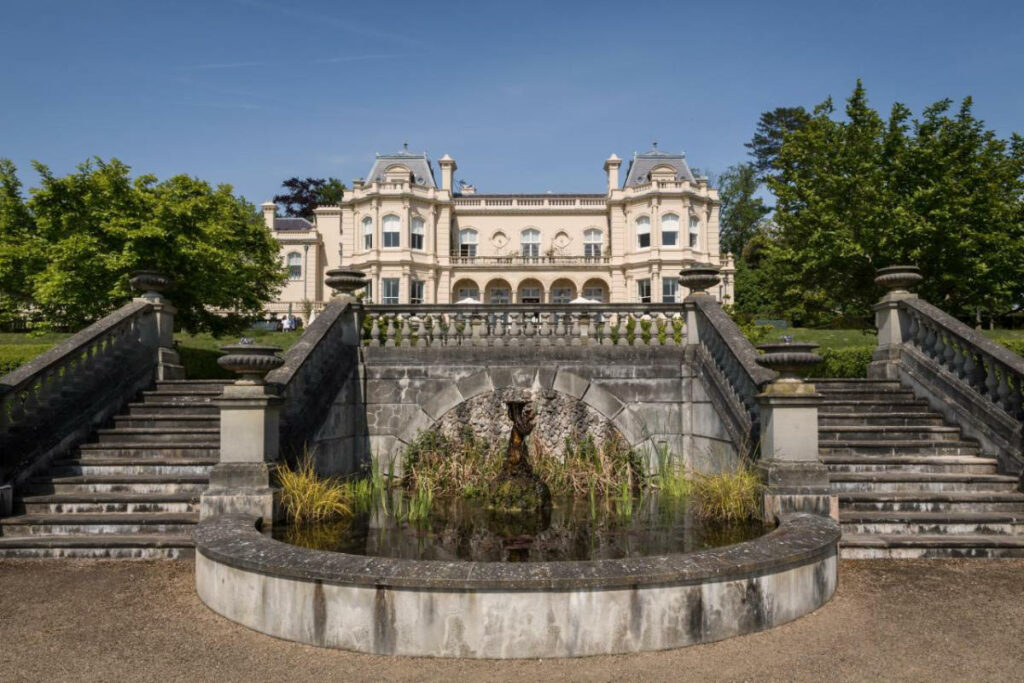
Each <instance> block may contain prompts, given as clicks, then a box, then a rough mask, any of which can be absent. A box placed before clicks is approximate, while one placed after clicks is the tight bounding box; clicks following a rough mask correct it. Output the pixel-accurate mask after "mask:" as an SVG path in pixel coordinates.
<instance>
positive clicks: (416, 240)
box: [409, 218, 425, 249]
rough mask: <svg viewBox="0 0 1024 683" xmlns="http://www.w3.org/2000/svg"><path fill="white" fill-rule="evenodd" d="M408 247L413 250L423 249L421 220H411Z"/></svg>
mask: <svg viewBox="0 0 1024 683" xmlns="http://www.w3.org/2000/svg"><path fill="white" fill-rule="evenodd" d="M410 231H411V232H410V236H409V246H411V247H412V248H413V249H423V242H424V237H423V235H424V232H425V230H424V225H423V219H422V218H413V219H412V228H410Z"/></svg>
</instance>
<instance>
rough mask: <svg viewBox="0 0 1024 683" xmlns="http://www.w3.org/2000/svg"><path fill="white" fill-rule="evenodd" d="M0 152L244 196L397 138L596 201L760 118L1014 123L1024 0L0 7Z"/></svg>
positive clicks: (474, 166)
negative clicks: (858, 89)
mask: <svg viewBox="0 0 1024 683" xmlns="http://www.w3.org/2000/svg"><path fill="white" fill-rule="evenodd" d="M0 11H2V14H0V17H2V23H0V63H2V64H3V65H4V66H3V69H0V93H2V96H0V156H6V157H10V158H11V159H13V160H14V161H15V163H16V164H17V165H18V167H19V169H20V170H21V176H22V179H23V181H25V182H26V184H28V185H32V184H34V183H35V180H36V177H35V175H34V174H33V173H32V172H31V171H30V170H29V162H30V161H31V160H33V159H37V160H39V161H42V162H43V163H46V164H48V165H49V166H51V168H53V169H54V170H55V171H56V172H59V173H65V172H68V171H70V170H71V169H72V168H73V167H74V165H75V164H77V163H79V162H81V161H82V160H83V159H85V158H87V157H90V156H92V155H99V156H101V157H103V158H109V157H118V158H120V159H122V160H123V161H125V162H127V163H129V164H130V165H132V167H133V168H134V170H135V172H137V173H143V172H150V173H155V174H156V175H158V176H159V177H161V178H164V177H167V176H169V175H172V174H175V173H189V174H191V175H195V176H198V177H201V178H204V179H206V180H209V181H211V182H217V183H219V182H227V183H231V184H232V185H234V186H235V188H236V190H237V191H238V192H240V193H241V194H243V195H245V196H246V197H247V198H248V199H250V200H251V201H253V202H256V203H259V202H260V201H263V200H264V199H267V198H269V197H270V196H272V195H273V194H275V193H276V191H277V190H278V188H279V186H280V182H281V180H283V179H284V178H286V177H289V176H292V175H301V176H307V175H308V176H336V177H338V178H341V179H342V180H343V181H344V182H346V183H347V184H350V183H351V180H352V178H354V177H358V176H362V175H364V174H365V173H366V172H367V171H368V170H369V167H370V164H371V162H372V159H373V155H374V153H375V152H381V153H385V152H389V151H394V150H396V149H398V148H399V147H400V146H401V144H402V142H403V141H406V140H407V141H408V142H409V145H410V148H411V149H413V150H417V151H419V150H426V151H427V152H428V153H429V154H430V155H431V157H432V158H433V159H437V158H438V157H440V156H441V155H442V154H444V153H448V154H451V155H452V156H453V157H455V159H456V160H457V161H458V163H459V166H460V169H459V171H458V172H457V174H456V177H457V178H461V179H465V180H466V181H468V182H471V183H474V184H476V185H477V187H478V189H479V190H480V191H483V192H544V191H549V190H550V191H580V192H595V191H596V192H599V191H602V190H603V182H604V176H603V171H602V169H601V165H602V162H603V160H604V159H605V157H607V156H608V154H610V153H611V152H615V153H617V154H619V156H621V157H623V158H626V157H628V155H631V154H632V153H633V152H634V151H644V150H646V149H648V148H649V147H650V143H651V141H652V140H654V139H657V140H658V141H659V143H660V144H659V146H660V148H661V149H663V150H666V151H677V150H685V152H686V153H687V157H688V159H689V161H690V163H691V164H692V165H694V166H697V167H700V168H702V169H709V170H711V171H715V172H717V171H721V170H723V169H724V168H726V167H727V166H729V165H730V164H733V163H736V162H737V161H741V160H743V159H744V157H745V153H746V152H745V150H744V147H743V143H744V142H745V141H747V140H748V139H749V138H750V136H751V134H752V132H753V128H754V125H755V123H756V121H757V117H758V115H759V114H760V113H761V112H762V111H765V110H767V109H771V108H773V107H776V106H785V105H796V104H803V105H805V106H812V105H814V104H816V103H818V102H820V101H821V100H822V99H824V98H825V97H826V96H828V95H832V96H834V97H835V98H837V99H840V100H841V99H843V98H845V97H846V96H847V95H848V94H849V92H850V91H851V90H852V88H853V85H854V82H855V80H856V79H857V78H858V77H860V78H863V79H864V81H865V85H866V86H867V88H868V94H869V96H870V97H871V100H872V103H873V105H875V106H876V107H877V108H881V109H888V107H889V106H890V105H891V103H892V102H893V101H894V100H900V101H902V102H904V103H906V104H908V105H909V106H910V107H911V108H912V109H913V110H914V111H915V112H919V111H920V109H921V107H922V106H924V105H926V104H928V103H930V102H933V101H935V100H937V99H941V98H944V97H951V98H954V99H960V98H962V97H963V96H965V95H968V94H969V95H973V96H974V98H975V111H976V113H977V115H979V116H980V117H982V118H984V119H985V120H986V121H987V123H988V125H989V126H990V127H992V128H994V129H996V130H997V131H998V132H999V134H1000V135H1002V136H1004V137H1005V136H1008V135H1009V134H1010V133H1011V132H1013V131H1021V132H1024V3H1021V2H986V1H984V0H979V1H975V2H971V3H964V2H962V1H961V2H940V1H937V0H935V1H928V2H925V1H918V0H913V1H900V0H889V1H888V2H879V1H876V0H861V1H859V2H856V3H853V2H849V1H845V2H827V1H819V2H764V1H761V2H727V1H724V0H723V1H718V2H707V1H706V0H705V1H703V2H683V1H676V2H664V3H661V2H657V3H656V2H641V1H634V2H615V3H612V2H555V1H554V0H549V1H548V2H526V1H515V2H502V3H490V2H485V1H482V0H479V1H478V2H473V3H462V2H454V1H451V0H449V1H448V2H444V3H427V2H417V3H407V2H399V1H391V2H386V3H385V2H359V3H350V2H337V1H335V2H320V1H313V0H300V1H296V2H287V3H285V2H272V1H271V0H204V1H201V2H200V1H190V0H184V1H178V2H168V1H166V0H165V1H161V2H154V1H150V0H131V1H122V0H77V1H56V0H24V1H19V0H0Z"/></svg>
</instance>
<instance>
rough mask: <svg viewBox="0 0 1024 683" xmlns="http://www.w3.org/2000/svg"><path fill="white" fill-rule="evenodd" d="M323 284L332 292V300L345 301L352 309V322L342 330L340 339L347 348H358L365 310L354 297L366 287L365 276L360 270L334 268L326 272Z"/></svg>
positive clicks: (360, 300)
mask: <svg viewBox="0 0 1024 683" xmlns="http://www.w3.org/2000/svg"><path fill="white" fill-rule="evenodd" d="M324 282H325V283H326V284H327V286H328V287H330V288H331V289H333V290H334V294H333V295H332V296H331V298H332V299H337V300H340V301H347V302H348V303H349V304H350V305H351V307H352V320H351V321H350V324H346V325H345V327H344V328H343V335H342V339H343V341H344V343H345V345H347V346H359V345H360V344H361V343H362V341H361V335H362V330H363V317H364V316H365V315H366V310H365V309H364V308H363V301H362V299H359V298H358V297H356V291H357V290H360V289H363V288H364V287H366V274H365V273H363V272H362V271H360V270H349V269H346V268H334V269H332V270H329V271H327V277H326V278H325V279H324Z"/></svg>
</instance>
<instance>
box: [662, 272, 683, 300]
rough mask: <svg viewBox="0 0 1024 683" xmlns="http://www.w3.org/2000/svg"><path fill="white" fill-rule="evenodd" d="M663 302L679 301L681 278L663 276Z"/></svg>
mask: <svg viewBox="0 0 1024 683" xmlns="http://www.w3.org/2000/svg"><path fill="white" fill-rule="evenodd" d="M661 302H662V303H665V304H674V303H678V302H679V278H677V277H663V278H661Z"/></svg>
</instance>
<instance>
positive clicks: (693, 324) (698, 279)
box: [679, 263, 721, 346]
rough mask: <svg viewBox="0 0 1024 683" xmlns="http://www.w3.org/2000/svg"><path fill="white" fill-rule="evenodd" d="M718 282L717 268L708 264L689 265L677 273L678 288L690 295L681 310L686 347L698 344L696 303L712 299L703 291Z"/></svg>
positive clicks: (719, 278)
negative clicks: (703, 298) (683, 317)
mask: <svg viewBox="0 0 1024 683" xmlns="http://www.w3.org/2000/svg"><path fill="white" fill-rule="evenodd" d="M720 281H721V277H719V268H718V266H713V265H711V264H710V263H690V264H688V265H687V266H686V267H685V268H683V269H682V270H681V271H679V286H680V287H686V288H687V289H688V290H690V293H689V294H688V295H687V296H686V298H685V299H683V310H684V311H685V313H686V317H685V323H686V329H685V333H686V344H687V345H688V346H689V345H696V344H699V343H700V335H699V333H698V332H697V301H698V300H700V298H701V297H707V298H714V297H713V296H712V295H711V294H708V293H707V291H705V290H707V289H709V288H711V287H714V286H715V285H717V284H718V283H719V282H720Z"/></svg>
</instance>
